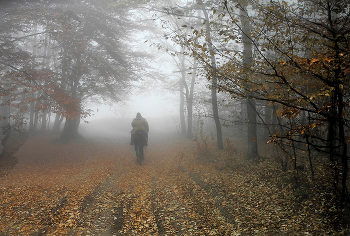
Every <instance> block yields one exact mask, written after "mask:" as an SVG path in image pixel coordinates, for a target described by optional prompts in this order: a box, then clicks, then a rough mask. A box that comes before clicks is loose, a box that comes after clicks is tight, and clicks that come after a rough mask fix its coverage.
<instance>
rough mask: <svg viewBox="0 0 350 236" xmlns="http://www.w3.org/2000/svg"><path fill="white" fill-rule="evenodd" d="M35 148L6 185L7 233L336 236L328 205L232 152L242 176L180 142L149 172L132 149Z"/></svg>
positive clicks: (0, 190)
mask: <svg viewBox="0 0 350 236" xmlns="http://www.w3.org/2000/svg"><path fill="white" fill-rule="evenodd" d="M28 142H29V143H28V144H26V145H24V146H23V147H22V149H21V150H20V152H19V155H18V159H19V164H18V166H16V167H15V169H14V170H13V171H12V172H11V173H10V174H9V175H7V176H6V177H4V178H2V182H1V183H0V213H1V214H0V232H3V233H8V234H10V235H30V234H33V233H35V232H38V231H40V232H43V233H44V234H45V235H62V234H63V235H64V234H68V233H70V234H74V235H99V234H101V233H102V232H109V233H110V234H117V233H120V234H126V235H141V234H143V235H144V234H146V235H158V234H160V235H164V234H168V235H174V234H180V235H182V234H193V235H230V234H231V235H245V234H259V235H276V234H281V233H284V234H286V235H291V234H292V235H295V234H300V235H308V234H310V235H311V234H312V235H318V234H325V233H328V234H332V233H334V232H333V231H332V229H331V228H330V227H329V222H328V221H327V219H325V218H324V217H323V216H324V215H322V213H323V212H322V209H321V208H318V207H319V205H320V203H319V201H318V200H319V199H317V198H316V197H310V198H308V199H305V200H303V201H302V202H297V201H295V198H294V197H293V191H292V190H291V189H290V188H288V187H286V186H282V185H281V184H280V183H279V182H278V181H277V180H278V178H279V177H280V176H279V175H280V174H281V173H279V172H278V171H276V169H275V167H274V165H273V163H268V162H261V163H255V164H251V163H246V162H240V161H239V160H238V159H237V160H236V159H234V158H235V156H234V155H235V154H234V153H232V152H231V154H230V155H231V157H230V161H231V162H232V161H234V162H235V164H237V165H238V166H239V168H231V169H230V168H225V169H223V168H221V167H220V164H219V163H215V165H211V164H210V163H211V162H208V161H200V160H199V159H198V158H197V156H196V155H195V151H196V144H195V143H193V142H183V141H176V142H173V143H171V144H166V143H159V144H150V145H149V147H148V148H147V150H146V154H145V155H146V160H145V162H144V164H143V165H142V166H139V165H138V164H137V163H136V157H135V154H134V151H133V149H132V148H131V147H130V146H115V145H112V144H96V143H94V144H91V143H73V144H68V145H65V146H63V145H60V144H52V143H51V142H49V140H45V139H38V138H34V139H31V140H29V141H28ZM33 147H35V148H34V149H33ZM221 154H222V153H221ZM224 156H225V155H224ZM225 158H227V157H225ZM224 161H225V163H226V161H227V160H226V159H225V160H224Z"/></svg>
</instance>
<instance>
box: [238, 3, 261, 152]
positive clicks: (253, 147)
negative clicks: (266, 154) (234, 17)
mask: <svg viewBox="0 0 350 236" xmlns="http://www.w3.org/2000/svg"><path fill="white" fill-rule="evenodd" d="M240 18H241V24H242V41H243V71H247V70H249V68H250V67H251V61H252V42H251V39H250V38H249V37H250V32H251V26H250V23H249V21H248V19H247V7H246V6H245V5H242V8H241V10H240ZM243 77H244V80H245V83H246V88H245V89H246V93H247V95H246V96H247V103H246V105H247V115H248V120H247V123H248V148H247V155H246V156H247V158H248V159H255V158H257V157H259V154H258V138H257V124H256V102H255V100H254V99H252V98H250V93H251V92H250V86H249V78H248V75H247V74H245V75H243Z"/></svg>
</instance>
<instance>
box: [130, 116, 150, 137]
mask: <svg viewBox="0 0 350 236" xmlns="http://www.w3.org/2000/svg"><path fill="white" fill-rule="evenodd" d="M131 126H132V128H133V129H132V130H131V132H130V133H132V134H134V133H135V132H136V131H137V130H142V131H143V132H145V133H148V131H149V127H148V122H147V120H146V119H145V118H143V117H136V118H135V119H133V121H132V122H131Z"/></svg>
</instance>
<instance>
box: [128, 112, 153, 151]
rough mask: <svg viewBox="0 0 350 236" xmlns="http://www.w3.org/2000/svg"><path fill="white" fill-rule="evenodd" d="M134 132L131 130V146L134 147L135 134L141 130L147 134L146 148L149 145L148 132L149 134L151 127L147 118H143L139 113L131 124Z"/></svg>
mask: <svg viewBox="0 0 350 236" xmlns="http://www.w3.org/2000/svg"><path fill="white" fill-rule="evenodd" d="M131 126H132V130H131V132H130V133H131V142H130V145H134V134H135V133H136V131H138V130H141V131H143V132H144V133H145V136H146V146H147V145H148V132H149V126H148V122H147V120H146V119H145V118H143V117H142V115H141V113H140V112H138V113H137V114H136V117H135V118H134V119H133V121H132V122H131Z"/></svg>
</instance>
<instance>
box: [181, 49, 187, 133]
mask: <svg viewBox="0 0 350 236" xmlns="http://www.w3.org/2000/svg"><path fill="white" fill-rule="evenodd" d="M181 51H182V52H183V47H181ZM180 70H181V79H180V129H181V131H180V132H181V135H186V122H185V111H184V108H185V94H184V88H185V83H186V74H185V55H183V54H182V55H181V59H180Z"/></svg>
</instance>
